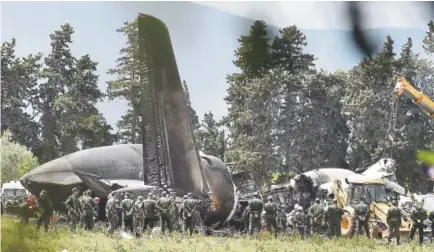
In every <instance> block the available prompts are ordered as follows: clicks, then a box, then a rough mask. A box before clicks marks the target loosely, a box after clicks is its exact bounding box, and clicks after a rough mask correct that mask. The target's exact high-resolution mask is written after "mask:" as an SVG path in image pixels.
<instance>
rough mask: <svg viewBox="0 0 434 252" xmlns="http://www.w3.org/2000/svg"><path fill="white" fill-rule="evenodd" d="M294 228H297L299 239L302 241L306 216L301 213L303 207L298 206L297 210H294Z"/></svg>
mask: <svg viewBox="0 0 434 252" xmlns="http://www.w3.org/2000/svg"><path fill="white" fill-rule="evenodd" d="M295 211H296V212H295V216H294V220H295V226H296V227H297V230H298V233H299V234H300V236H301V239H304V237H305V233H306V232H305V231H306V215H305V214H304V212H303V207H302V206H298V207H297V209H295Z"/></svg>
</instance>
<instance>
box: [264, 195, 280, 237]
mask: <svg viewBox="0 0 434 252" xmlns="http://www.w3.org/2000/svg"><path fill="white" fill-rule="evenodd" d="M264 210H265V222H266V223H267V230H268V232H270V234H273V233H272V231H271V228H273V229H274V236H275V237H276V238H277V220H276V217H277V213H276V211H277V209H276V204H275V203H274V202H273V197H271V196H269V197H268V202H267V203H265V205H264Z"/></svg>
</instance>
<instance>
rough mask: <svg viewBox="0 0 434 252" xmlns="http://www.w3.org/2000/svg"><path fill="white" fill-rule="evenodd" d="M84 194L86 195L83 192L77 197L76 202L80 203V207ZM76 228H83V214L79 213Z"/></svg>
mask: <svg viewBox="0 0 434 252" xmlns="http://www.w3.org/2000/svg"><path fill="white" fill-rule="evenodd" d="M85 193H86V191H84V192H83V194H82V195H80V196H78V202H79V203H80V206H82V205H83V197H84V194H85ZM78 227H79V228H83V227H84V213H83V212H81V213H80V218H79V219H78Z"/></svg>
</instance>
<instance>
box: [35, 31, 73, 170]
mask: <svg viewBox="0 0 434 252" xmlns="http://www.w3.org/2000/svg"><path fill="white" fill-rule="evenodd" d="M73 33H74V29H73V28H72V27H71V26H70V25H69V24H65V25H62V26H61V27H60V30H58V31H55V32H54V33H52V34H51V35H50V39H51V43H50V44H51V53H50V54H48V56H47V57H45V59H44V63H45V66H44V69H43V71H42V74H41V77H42V78H43V79H45V81H44V82H43V83H41V84H40V85H39V88H38V95H39V97H38V98H39V99H38V102H37V105H36V110H37V111H38V112H39V113H40V115H41V118H40V123H41V125H42V156H41V161H42V163H44V162H47V161H50V160H52V159H54V158H56V157H58V156H59V155H61V153H62V149H63V151H65V152H69V151H70V150H74V149H75V146H76V144H75V143H74V141H73V136H71V135H63V132H62V127H61V125H60V124H59V120H62V119H63V118H62V116H63V111H62V108H61V107H58V109H57V110H56V109H55V104H56V101H57V99H58V98H59V97H60V96H61V95H64V94H65V93H66V92H67V86H70V85H71V82H72V80H73V68H74V57H73V56H72V54H71V50H70V48H69V45H70V44H71V43H72V38H71V36H72V34H73ZM62 147H63V148H62Z"/></svg>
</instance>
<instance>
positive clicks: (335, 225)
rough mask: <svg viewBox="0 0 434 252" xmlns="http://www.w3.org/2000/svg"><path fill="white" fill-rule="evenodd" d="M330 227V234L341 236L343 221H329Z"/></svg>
mask: <svg viewBox="0 0 434 252" xmlns="http://www.w3.org/2000/svg"><path fill="white" fill-rule="evenodd" d="M328 227H329V230H328V231H329V232H328V236H329V237H332V236H336V237H341V222H340V221H339V222H329V223H328Z"/></svg>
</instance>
